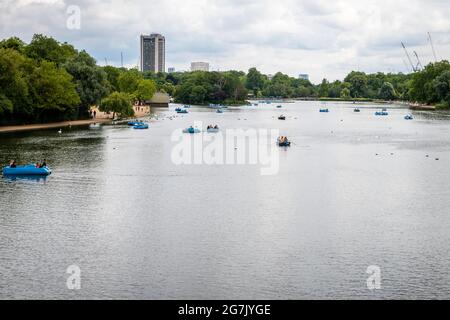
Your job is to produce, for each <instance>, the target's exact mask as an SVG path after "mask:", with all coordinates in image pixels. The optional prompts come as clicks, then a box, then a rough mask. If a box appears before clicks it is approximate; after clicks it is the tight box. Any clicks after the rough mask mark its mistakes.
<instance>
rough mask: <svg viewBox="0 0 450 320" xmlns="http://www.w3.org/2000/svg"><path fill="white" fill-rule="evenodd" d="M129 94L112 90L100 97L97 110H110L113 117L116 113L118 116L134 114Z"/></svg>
mask: <svg viewBox="0 0 450 320" xmlns="http://www.w3.org/2000/svg"><path fill="white" fill-rule="evenodd" d="M131 100H132V98H131V96H130V95H129V94H127V93H124V92H117V91H115V92H113V93H111V94H110V95H109V96H108V97H106V98H104V99H102V101H101V103H100V107H99V110H100V111H102V112H108V113H109V112H112V113H113V119H114V118H115V117H116V114H118V115H119V116H120V117H132V116H134V110H133V105H132V104H131Z"/></svg>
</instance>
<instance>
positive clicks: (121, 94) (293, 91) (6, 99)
mask: <svg viewBox="0 0 450 320" xmlns="http://www.w3.org/2000/svg"><path fill="white" fill-rule="evenodd" d="M157 91H160V92H166V93H168V94H169V95H170V96H172V97H173V98H174V99H175V100H176V101H177V102H180V103H185V104H201V105H203V104H210V103H214V104H242V103H245V102H246V100H247V99H249V98H252V97H253V98H270V97H273V98H313V99H319V98H325V99H345V100H355V99H381V100H403V101H412V102H419V103H424V104H437V105H438V106H439V107H442V108H449V107H450V64H449V62H448V61H440V62H436V63H430V64H429V65H427V66H426V67H425V68H424V69H423V70H422V71H419V72H416V73H412V74H403V73H398V74H393V73H387V74H386V73H381V72H379V73H374V74H366V73H364V72H359V71H352V72H350V73H349V74H348V75H347V76H346V77H345V78H344V79H343V80H342V81H340V80H336V81H333V82H329V81H328V80H327V79H323V81H322V82H321V83H320V84H317V85H316V84H313V83H311V82H310V81H308V80H305V79H298V78H293V77H290V76H288V75H286V74H283V73H281V72H279V73H277V74H275V75H274V76H273V77H269V76H267V75H264V74H262V73H261V72H260V71H258V70H257V69H256V68H251V69H250V70H249V71H248V72H247V73H245V72H242V71H226V72H201V71H197V72H176V73H152V72H140V71H138V70H137V69H126V68H116V67H113V66H105V67H100V66H98V65H97V64H96V61H95V59H94V58H93V57H91V56H90V55H89V54H88V53H87V52H86V51H84V50H81V51H79V50H77V49H75V48H74V46H72V45H70V44H68V43H65V42H64V43H60V42H58V41H57V40H55V39H53V38H51V37H47V36H44V35H41V34H36V35H34V36H33V38H32V40H31V42H30V43H29V44H26V43H25V42H23V41H22V40H20V39H19V38H16V37H12V38H9V39H5V40H2V41H0V125H1V124H3V125H5V124H23V123H37V122H50V121H59V120H75V119H83V118H87V117H89V110H90V108H91V107H92V106H99V107H100V110H101V111H106V112H112V113H117V114H119V115H121V116H132V115H133V113H134V112H133V108H132V104H133V103H139V104H143V103H145V102H146V101H148V100H150V99H151V98H152V97H153V95H154V93H155V92H157Z"/></svg>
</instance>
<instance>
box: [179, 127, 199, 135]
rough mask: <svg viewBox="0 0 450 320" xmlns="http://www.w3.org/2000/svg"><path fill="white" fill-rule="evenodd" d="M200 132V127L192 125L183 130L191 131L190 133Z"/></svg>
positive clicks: (184, 131)
mask: <svg viewBox="0 0 450 320" xmlns="http://www.w3.org/2000/svg"><path fill="white" fill-rule="evenodd" d="M200 132H201V131H200V129H197V128H193V127H189V128H187V129H184V130H183V133H191V134H194V133H200Z"/></svg>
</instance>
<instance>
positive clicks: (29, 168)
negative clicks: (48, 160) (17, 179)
mask: <svg viewBox="0 0 450 320" xmlns="http://www.w3.org/2000/svg"><path fill="white" fill-rule="evenodd" d="M51 173H52V171H51V170H50V168H49V167H47V166H45V167H42V168H38V167H36V165H35V164H29V165H25V166H17V167H13V168H11V166H7V167H4V168H3V175H5V176H6V175H9V176H19V175H21V176H48V175H50V174H51Z"/></svg>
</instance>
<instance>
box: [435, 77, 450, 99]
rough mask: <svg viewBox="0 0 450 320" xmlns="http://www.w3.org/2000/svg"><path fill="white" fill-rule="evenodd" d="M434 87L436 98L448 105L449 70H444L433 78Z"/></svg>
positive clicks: (449, 89) (449, 91)
mask: <svg viewBox="0 0 450 320" xmlns="http://www.w3.org/2000/svg"><path fill="white" fill-rule="evenodd" d="M434 88H435V90H436V93H437V96H438V99H439V100H440V101H441V102H442V103H444V104H445V105H446V106H447V107H450V70H447V71H444V72H442V73H441V75H440V76H439V77H437V78H436V79H435V80H434Z"/></svg>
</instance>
